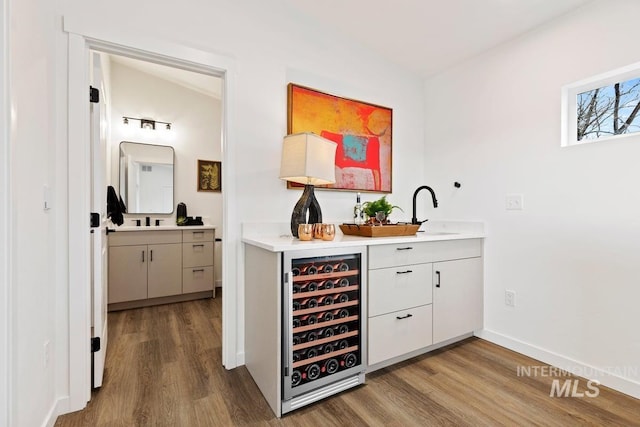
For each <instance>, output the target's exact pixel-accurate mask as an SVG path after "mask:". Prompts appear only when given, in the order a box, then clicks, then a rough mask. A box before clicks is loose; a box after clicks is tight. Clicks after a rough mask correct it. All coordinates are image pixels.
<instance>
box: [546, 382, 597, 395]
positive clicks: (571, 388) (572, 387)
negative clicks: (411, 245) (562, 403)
mask: <svg viewBox="0 0 640 427" xmlns="http://www.w3.org/2000/svg"><path fill="white" fill-rule="evenodd" d="M578 384H580V380H578V379H575V380H572V379H568V380H564V384H562V385H560V380H559V379H554V380H553V383H551V392H550V393H549V396H550V397H585V396H586V397H598V395H599V394H600V389H599V388H598V386H599V385H600V383H599V382H598V381H593V380H589V381H587V389H589V391H585V392H582V391H578Z"/></svg>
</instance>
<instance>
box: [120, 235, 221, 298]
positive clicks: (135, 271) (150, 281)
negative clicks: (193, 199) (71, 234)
mask: <svg viewBox="0 0 640 427" xmlns="http://www.w3.org/2000/svg"><path fill="white" fill-rule="evenodd" d="M214 240H215V230H213V229H206V230H192V229H191V230H140V231H123V232H118V233H114V234H110V235H109V289H108V302H109V309H110V310H118V309H122V308H132V307H140V306H145V305H153V304H161V303H167V302H174V301H184V300H187V299H193V298H202V297H206V296H209V297H210V296H213V289H214V279H213V245H214ZM185 294H188V295H185Z"/></svg>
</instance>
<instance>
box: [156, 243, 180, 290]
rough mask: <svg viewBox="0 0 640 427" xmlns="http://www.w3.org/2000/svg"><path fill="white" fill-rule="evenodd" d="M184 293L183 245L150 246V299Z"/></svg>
mask: <svg viewBox="0 0 640 427" xmlns="http://www.w3.org/2000/svg"><path fill="white" fill-rule="evenodd" d="M181 293H182V244H180V243H170V244H166V245H149V292H148V298H157V297H166V296H169V295H178V294H181Z"/></svg>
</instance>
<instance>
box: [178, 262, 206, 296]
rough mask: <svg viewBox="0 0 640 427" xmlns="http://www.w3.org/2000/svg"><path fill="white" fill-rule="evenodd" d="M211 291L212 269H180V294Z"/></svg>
mask: <svg viewBox="0 0 640 427" xmlns="http://www.w3.org/2000/svg"><path fill="white" fill-rule="evenodd" d="M212 290H213V267H193V268H184V269H182V293H183V294H188V293H191V292H202V291H212Z"/></svg>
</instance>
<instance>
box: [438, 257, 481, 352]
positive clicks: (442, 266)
mask: <svg viewBox="0 0 640 427" xmlns="http://www.w3.org/2000/svg"><path fill="white" fill-rule="evenodd" d="M482 296H483V292H482V258H467V259H460V260H455V261H444V262H438V263H434V264H433V342H434V344H435V343H439V342H442V341H445V340H447V339H450V338H454V337H458V336H460V335H464V334H467V333H469V332H473V331H475V330H478V329H481V328H482V304H483V303H482V299H483V298H482Z"/></svg>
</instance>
